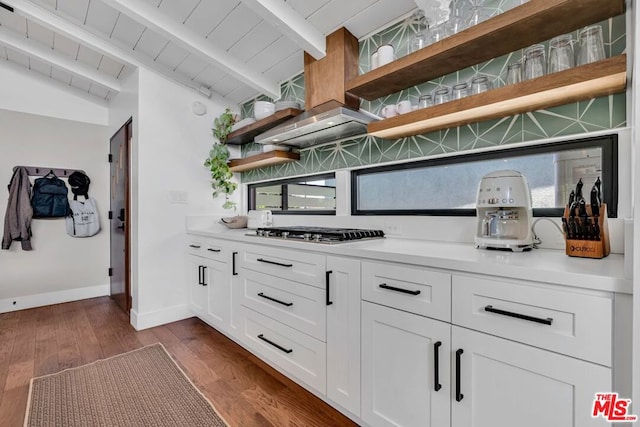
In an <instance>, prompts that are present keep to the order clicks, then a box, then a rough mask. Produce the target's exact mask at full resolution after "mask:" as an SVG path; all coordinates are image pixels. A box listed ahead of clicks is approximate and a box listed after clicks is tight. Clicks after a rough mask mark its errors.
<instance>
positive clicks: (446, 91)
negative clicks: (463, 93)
mask: <svg viewBox="0 0 640 427" xmlns="http://www.w3.org/2000/svg"><path fill="white" fill-rule="evenodd" d="M449 101H451V89H450V88H448V87H443V88H440V89H436V90H435V91H434V92H433V105H439V104H444V103H445V102H449Z"/></svg>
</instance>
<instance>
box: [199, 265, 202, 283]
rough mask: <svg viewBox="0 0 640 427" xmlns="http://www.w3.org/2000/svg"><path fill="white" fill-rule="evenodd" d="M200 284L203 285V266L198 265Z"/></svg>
mask: <svg viewBox="0 0 640 427" xmlns="http://www.w3.org/2000/svg"><path fill="white" fill-rule="evenodd" d="M198 285H202V266H201V265H199V266H198Z"/></svg>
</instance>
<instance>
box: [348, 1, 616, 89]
mask: <svg viewBox="0 0 640 427" xmlns="http://www.w3.org/2000/svg"><path fill="white" fill-rule="evenodd" d="M624 11H625V1H624V0H530V1H529V2H527V3H525V4H523V5H522V6H518V7H516V8H513V9H511V10H508V11H506V12H505V13H502V14H500V15H497V16H495V17H492V18H491V19H489V20H487V21H485V22H482V23H480V24H478V25H475V26H473V27H470V28H468V29H466V30H464V31H462V32H460V33H458V34H455V35H453V36H451V37H447V38H445V39H443V40H442V41H440V42H438V43H434V44H432V45H430V46H427V47H425V48H423V49H421V50H419V51H417V52H414V53H412V54H409V55H407V56H404V57H402V58H400V59H398V60H396V61H394V62H392V63H390V64H387V65H384V66H382V67H379V68H376V69H375V70H372V71H369V72H368V73H365V74H362V75H360V76H358V77H356V78H354V79H353V80H351V81H350V82H348V84H347V92H349V93H351V94H353V95H357V96H359V97H361V98H365V99H368V100H373V99H377V98H380V97H383V96H386V95H389V94H392V93H396V92H399V91H401V90H403V89H407V88H409V87H412V86H416V85H418V84H420V83H424V82H426V81H429V80H432V79H434V78H436V77H441V76H444V75H446V74H449V73H452V72H455V71H458V70H462V69H464V68H467V67H470V66H472V65H476V64H479V63H481V62H483V61H487V60H489V59H492V58H496V57H498V56H501V55H504V54H507V53H509V52H513V51H515V50H518V49H521V48H523V47H527V46H530V45H532V44H535V43H539V42H540V41H542V40H547V39H550V38H552V37H554V36H557V35H560V34H564V33H568V32H571V31H574V30H577V29H579V28H581V27H584V26H586V25H590V24H593V23H595V22H599V21H602V20H604V19H607V18H610V17H612V16H617V15H620V14H622V13H624Z"/></svg>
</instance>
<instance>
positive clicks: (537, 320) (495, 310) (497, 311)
mask: <svg viewBox="0 0 640 427" xmlns="http://www.w3.org/2000/svg"><path fill="white" fill-rule="evenodd" d="M484 311H488V312H490V313H495V314H501V315H503V316H509V317H515V318H516V319H522V320H528V321H529V322H535V323H542V324H544V325H551V324H552V323H553V319H552V318H551V317H547V318H546V319H542V318H540V317H533V316H527V315H526V314H520V313H514V312H512V311H506V310H500V309H498V308H493V306H492V305H487V306H485V308H484Z"/></svg>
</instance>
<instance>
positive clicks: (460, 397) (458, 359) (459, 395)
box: [456, 348, 464, 402]
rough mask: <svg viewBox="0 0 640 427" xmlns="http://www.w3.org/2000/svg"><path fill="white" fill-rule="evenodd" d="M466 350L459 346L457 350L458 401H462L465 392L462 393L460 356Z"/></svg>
mask: <svg viewBox="0 0 640 427" xmlns="http://www.w3.org/2000/svg"><path fill="white" fill-rule="evenodd" d="M462 353H464V350H463V349H461V348H459V349H458V350H456V402H460V401H461V400H462V398H463V397H464V394H462V393H460V356H461V355H462Z"/></svg>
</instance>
